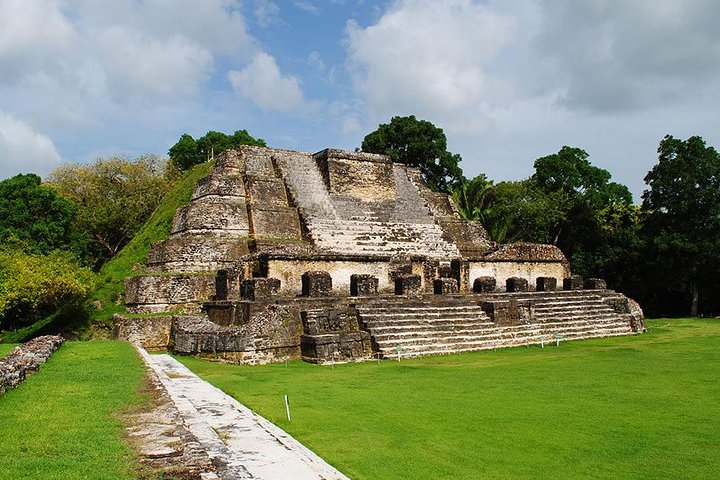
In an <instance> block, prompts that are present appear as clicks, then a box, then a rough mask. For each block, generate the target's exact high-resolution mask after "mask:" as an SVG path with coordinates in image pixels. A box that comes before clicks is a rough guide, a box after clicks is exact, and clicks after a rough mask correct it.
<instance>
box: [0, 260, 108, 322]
mask: <svg viewBox="0 0 720 480" xmlns="http://www.w3.org/2000/svg"><path fill="white" fill-rule="evenodd" d="M94 278H95V277H94V275H93V273H92V272H91V271H90V270H89V269H88V268H83V267H81V266H79V265H78V263H77V261H76V259H75V257H73V256H72V255H71V254H70V253H68V252H60V251H53V252H50V253H49V254H47V255H37V254H29V253H26V252H24V251H22V250H17V249H14V248H10V247H6V246H2V247H0V328H2V329H3V330H14V329H17V328H20V327H22V326H25V325H29V324H31V323H34V322H35V321H37V320H39V319H40V318H42V317H45V316H47V315H50V314H52V313H53V312H57V311H59V310H63V309H69V308H71V307H73V306H76V305H77V304H78V303H82V301H83V300H84V299H85V298H86V297H87V295H88V294H89V293H90V291H91V290H92V288H93V285H94Z"/></svg>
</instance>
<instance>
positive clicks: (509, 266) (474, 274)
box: [465, 261, 567, 291]
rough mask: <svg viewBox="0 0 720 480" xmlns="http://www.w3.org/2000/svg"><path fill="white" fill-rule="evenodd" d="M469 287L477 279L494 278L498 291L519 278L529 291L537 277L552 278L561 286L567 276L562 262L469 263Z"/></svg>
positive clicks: (469, 288)
mask: <svg viewBox="0 0 720 480" xmlns="http://www.w3.org/2000/svg"><path fill="white" fill-rule="evenodd" d="M468 268H469V271H468V279H469V285H468V288H467V290H465V291H471V290H472V282H473V281H474V279H476V278H478V277H494V278H495V280H496V284H497V287H498V289H499V290H504V289H505V282H506V281H507V279H508V278H511V277H519V278H523V279H526V280H527V281H528V285H529V286H530V289H534V287H535V282H536V281H537V279H538V277H554V278H556V279H557V281H558V285H562V281H563V278H565V277H566V276H567V269H566V268H565V265H564V264H563V263H562V262H532V261H471V262H469V263H468Z"/></svg>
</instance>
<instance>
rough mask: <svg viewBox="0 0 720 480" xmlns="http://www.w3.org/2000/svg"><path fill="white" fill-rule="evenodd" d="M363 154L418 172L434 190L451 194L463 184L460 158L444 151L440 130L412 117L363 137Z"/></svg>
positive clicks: (399, 120)
mask: <svg viewBox="0 0 720 480" xmlns="http://www.w3.org/2000/svg"><path fill="white" fill-rule="evenodd" d="M362 150H363V151H364V152H369V153H381V154H385V155H387V156H389V157H390V158H391V159H392V161H393V162H399V163H404V164H405V165H409V166H411V167H416V168H419V169H420V171H421V172H422V174H423V177H424V178H425V181H426V182H427V183H428V185H430V187H431V188H432V189H434V190H439V191H450V189H451V188H452V187H453V186H457V185H459V184H461V183H462V182H463V180H464V177H463V173H462V169H461V168H460V166H459V163H460V161H461V160H462V158H461V157H460V155H458V154H454V153H450V152H448V150H447V138H446V137H445V133H444V132H443V130H442V129H441V128H438V127H436V126H435V125H433V124H432V123H430V122H428V121H427V120H418V119H416V118H415V116H414V115H410V116H409V117H393V118H392V119H391V120H390V123H389V124H388V123H383V124H380V125H379V126H378V129H377V130H375V131H374V132H371V133H369V134H367V135H366V136H365V138H364V139H363V141H362Z"/></svg>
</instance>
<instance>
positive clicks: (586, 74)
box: [536, 0, 720, 112]
mask: <svg viewBox="0 0 720 480" xmlns="http://www.w3.org/2000/svg"><path fill="white" fill-rule="evenodd" d="M539 12H540V16H541V18H540V22H541V24H542V29H541V31H540V32H539V33H538V35H537V38H536V52H537V57H539V58H542V59H543V60H544V61H545V62H548V66H549V67H550V68H546V69H545V73H546V74H547V77H546V79H545V85H544V87H545V88H546V89H556V90H560V91H561V101H562V103H563V105H564V106H566V107H568V108H571V109H575V108H577V109H583V110H590V111H598V112H627V111H634V110H641V109H645V108H653V107H655V106H662V105H670V104H675V103H677V102H680V101H683V100H684V99H687V98H692V97H693V96H694V95H695V94H696V91H697V89H698V88H700V89H705V88H707V87H708V85H709V84H710V85H712V84H714V85H717V84H718V82H717V77H718V74H720V30H718V29H717V28H716V26H715V20H714V19H716V18H718V16H719V15H720V3H718V2H716V1H714V0H686V1H683V2H676V1H672V0H662V1H654V2H626V1H622V0H597V1H594V2H576V1H571V0H558V1H553V2H543V3H541V9H540V10H539Z"/></svg>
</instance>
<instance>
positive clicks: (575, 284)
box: [563, 275, 583, 290]
mask: <svg viewBox="0 0 720 480" xmlns="http://www.w3.org/2000/svg"><path fill="white" fill-rule="evenodd" d="M582 289H583V278H582V277H581V276H580V275H573V276H571V277H568V278H566V279H564V280H563V290H582Z"/></svg>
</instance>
